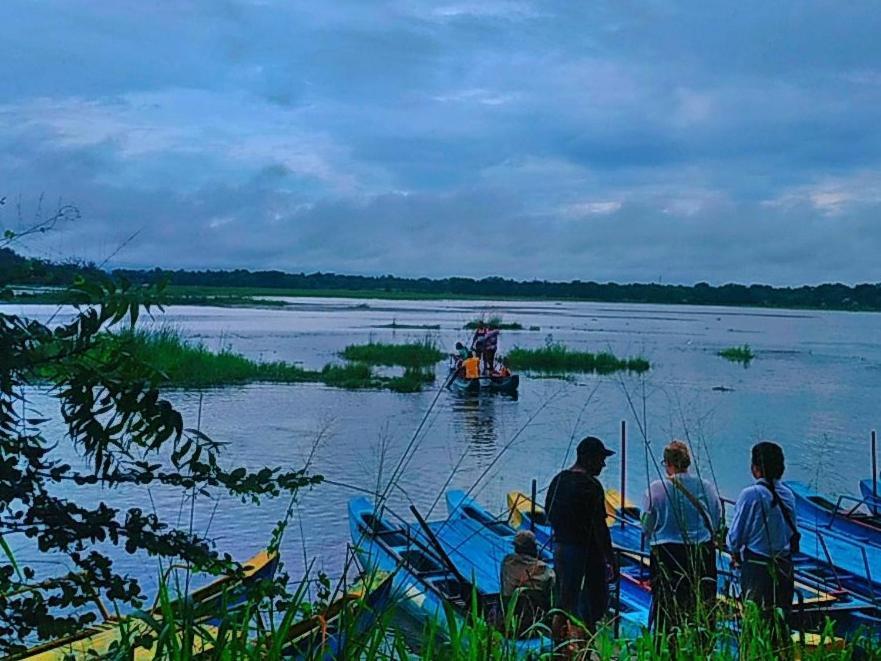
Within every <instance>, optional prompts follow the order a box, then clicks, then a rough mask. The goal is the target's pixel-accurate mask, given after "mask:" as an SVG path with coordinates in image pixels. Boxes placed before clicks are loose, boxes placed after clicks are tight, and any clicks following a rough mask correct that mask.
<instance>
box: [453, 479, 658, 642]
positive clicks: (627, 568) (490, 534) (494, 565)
mask: <svg viewBox="0 0 881 661" xmlns="http://www.w3.org/2000/svg"><path fill="white" fill-rule="evenodd" d="M446 501H447V510H448V511H449V514H450V520H451V521H460V522H462V525H463V530H464V531H466V532H467V535H466V536H465V537H464V538H463V539H462V541H460V542H459V544H458V545H457V546H461V547H462V548H467V547H471V552H473V553H481V552H483V553H484V554H486V552H487V551H490V554H489V555H483V556H482V557H481V556H478V558H479V560H480V561H481V562H482V563H486V562H488V563H489V567H488V572H490V573H494V577H495V578H494V580H495V581H496V583H498V580H499V577H498V576H499V570H498V567H499V566H501V562H502V559H503V558H504V557H505V555H507V554H508V553H510V552H511V549H512V547H513V539H514V535H515V534H516V532H517V531H516V530H515V529H514V527H512V526H511V525H510V524H509V523H508V522H507V521H505V520H504V519H502V520H500V519H497V518H495V517H493V515H492V514H491V513H490V512H489V511H487V510H486V509H485V508H483V507H482V506H481V505H480V504H479V503H477V501H475V500H474V499H473V498H471V497H470V496H468V495H467V494H465V492H463V491H458V490H453V491H449V492H447V496H446ZM535 532H536V541H537V542H538V543H539V555H540V557H542V559H543V560H545V561H546V562H548V563H553V561H554V558H553V555H552V553H551V549H550V548H549V547H548V545H547V544H544V543H542V541H541V539H540V537H539V535H538V531H535ZM638 564H639V563H638V562H636V561H634V560H633V559H632V558H629V557H626V556H624V557H622V558H621V559H620V565H621V579H622V580H621V581H620V583H619V584H618V585H617V586H616V588H615V589H613V590H610V598H611V603H610V605H609V610H610V611H611V613H612V614H613V619H612V624H613V626H615V627H616V628H617V629H618V632H619V635H621V636H623V637H625V638H635V637H637V636H639V635H640V634H641V633H642V631H643V630H644V629H645V628H647V627H648V621H649V609H650V607H651V593H650V591H649V587H648V574H647V573H646V574H645V575H641V574H640V573H639V572H638V571H636V567H637V565H638ZM640 569H641V567H640Z"/></svg>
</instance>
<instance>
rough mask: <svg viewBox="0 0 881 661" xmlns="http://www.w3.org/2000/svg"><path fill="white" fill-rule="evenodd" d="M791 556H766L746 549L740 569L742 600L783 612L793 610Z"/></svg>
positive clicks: (785, 613)
mask: <svg viewBox="0 0 881 661" xmlns="http://www.w3.org/2000/svg"><path fill="white" fill-rule="evenodd" d="M794 583H795V579H794V576H793V569H792V557H791V556H789V555H778V556H775V557H773V558H768V557H766V556H763V555H759V554H758V553H753V552H752V551H750V550H747V551H746V552H745V553H744V554H743V566H742V567H741V568H740V590H741V593H742V594H743V598H744V600H749V601H752V602H755V604H756V605H757V606H758V607H759V608H761V609H762V610H764V611H769V612H770V611H773V610H774V609H776V608H779V609H781V610H782V611H783V614H784V615H788V614H789V611H790V610H791V609H792V596H793V593H794V591H795V585H794Z"/></svg>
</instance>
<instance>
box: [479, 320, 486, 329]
mask: <svg viewBox="0 0 881 661" xmlns="http://www.w3.org/2000/svg"><path fill="white" fill-rule="evenodd" d="M477 328H479V329H483V328H486V324H485V323H484V322H483V319H481V320H480V321H478V322H477Z"/></svg>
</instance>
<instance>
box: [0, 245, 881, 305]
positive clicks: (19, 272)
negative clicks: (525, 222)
mask: <svg viewBox="0 0 881 661" xmlns="http://www.w3.org/2000/svg"><path fill="white" fill-rule="evenodd" d="M81 275H89V276H92V277H94V276H96V275H113V276H114V277H118V278H124V279H126V280H128V281H129V282H132V283H139V284H153V283H156V282H159V281H162V280H167V281H168V282H170V283H171V284H173V285H180V286H194V287H195V286H199V287H228V288H232V287H242V288H260V289H294V290H304V291H375V292H378V293H383V292H386V293H387V292H395V293H403V294H414V295H418V294H429V295H450V296H468V297H486V298H495V297H500V298H545V299H555V300H584V301H598V302H605V303H659V304H680V305H721V306H752V307H768V308H805V309H828V310H865V311H881V283H865V284H858V285H854V286H849V285H845V284H841V283H828V284H821V285H814V286H811V285H804V286H801V287H772V286H770V285H759V284H752V285H742V284H736V283H729V284H724V285H720V286H713V285H710V284H708V283H706V282H699V283H697V284H695V285H672V284H671V285H663V284H654V283H631V284H618V283H614V282H607V283H598V282H593V281H586V282H585V281H581V280H572V281H570V282H552V281H546V280H530V281H521V280H513V279H509V278H501V277H497V276H494V277H487V278H481V279H479V280H478V279H474V278H462V277H450V278H436V279H435V278H402V277H397V276H392V275H382V276H363V275H341V274H337V273H321V272H317V273H310V274H306V273H286V272H283V271H249V270H245V269H233V270H217V271H215V270H202V271H190V270H185V269H177V270H166V269H161V268H154V269H115V270H113V271H112V272H109V273H108V272H106V271H104V270H102V269H100V268H99V267H98V266H96V265H95V264H90V263H85V264H84V263H79V262H74V261H69V262H63V263H58V262H51V261H48V260H43V259H37V258H30V257H24V256H22V255H19V254H17V253H15V252H14V251H12V250H10V249H8V248H2V249H0V294H2V297H3V298H10V297H11V291H6V292H5V293H3V289H4V288H8V286H9V285H58V286H63V285H69V284H70V283H71V282H72V281H73V280H74V278H75V277H76V276H81Z"/></svg>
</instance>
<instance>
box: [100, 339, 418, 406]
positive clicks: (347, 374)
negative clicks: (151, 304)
mask: <svg viewBox="0 0 881 661" xmlns="http://www.w3.org/2000/svg"><path fill="white" fill-rule="evenodd" d="M116 349H123V350H125V351H127V352H129V353H132V354H134V355H135V356H136V357H137V358H138V359H139V360H140V361H141V362H142V363H144V364H145V365H148V366H149V367H151V368H152V369H154V370H156V371H157V372H159V373H160V374H161V375H162V381H163V383H164V385H166V386H171V387H180V388H210V387H217V386H225V385H233V384H243V383H257V382H269V383H323V384H325V385H327V386H331V387H334V388H345V389H348V390H360V389H364V388H388V389H389V390H393V391H395V392H418V391H419V390H421V389H422V387H423V385H424V384H425V383H430V382H432V381H434V372H433V371H426V370H423V369H420V368H419V367H412V368H407V369H405V370H404V374H403V376H399V377H385V376H380V375H377V374H374V373H373V370H372V369H371V367H370V366H369V365H367V364H365V363H361V362H358V363H346V364H343V365H334V364H329V365H325V366H324V367H323V368H322V369H321V370H310V369H305V368H303V367H301V366H299V365H295V364H293V363H288V362H285V361H269V362H259V361H254V360H251V359H249V358H246V357H245V356H242V355H240V354H237V353H234V352H233V351H231V350H230V349H228V348H225V349H222V350H221V351H220V352H213V351H211V350H209V349H208V348H207V347H205V345H203V344H197V343H191V342H188V341H187V340H186V339H185V338H184V337H183V335H182V334H181V333H180V331H178V330H176V329H173V328H161V329H158V330H150V331H145V330H139V331H136V332H126V333H120V334H115V335H107V336H105V338H104V340H103V341H102V343H101V344H99V346H98V348H97V351H99V352H109V351H111V350H116Z"/></svg>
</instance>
